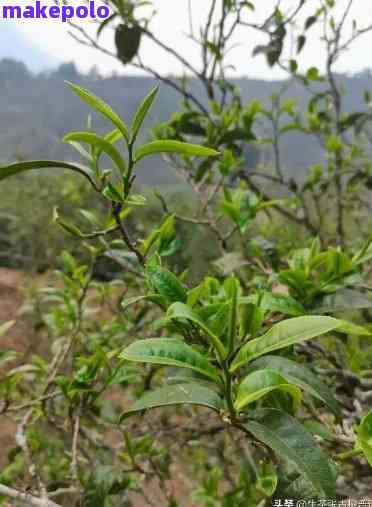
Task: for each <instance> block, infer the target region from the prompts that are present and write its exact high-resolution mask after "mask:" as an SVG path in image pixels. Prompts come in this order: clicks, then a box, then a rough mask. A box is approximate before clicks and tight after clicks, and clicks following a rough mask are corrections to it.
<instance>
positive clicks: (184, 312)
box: [167, 303, 226, 359]
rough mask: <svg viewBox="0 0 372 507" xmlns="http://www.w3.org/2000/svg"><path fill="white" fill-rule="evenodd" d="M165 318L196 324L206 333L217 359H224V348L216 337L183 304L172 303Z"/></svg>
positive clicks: (194, 313) (195, 314)
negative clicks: (217, 356)
mask: <svg viewBox="0 0 372 507" xmlns="http://www.w3.org/2000/svg"><path fill="white" fill-rule="evenodd" d="M167 318H168V319H173V320H187V321H190V322H192V323H194V324H196V325H197V326H198V327H200V329H202V330H203V331H204V332H205V333H206V335H207V339H208V340H209V342H210V343H211V344H212V345H213V347H214V348H215V350H216V351H217V353H218V355H219V358H220V359H223V358H225V357H226V350H225V347H224V345H223V343H222V342H221V341H220V339H219V338H218V336H216V335H215V334H214V333H213V331H212V330H211V329H210V328H209V327H208V326H207V325H206V324H205V322H204V321H203V320H202V319H201V318H200V317H199V315H198V314H197V313H196V312H194V311H193V310H192V309H191V308H189V307H188V306H187V305H185V304H183V303H174V304H173V305H171V306H170V307H169V308H168V312H167Z"/></svg>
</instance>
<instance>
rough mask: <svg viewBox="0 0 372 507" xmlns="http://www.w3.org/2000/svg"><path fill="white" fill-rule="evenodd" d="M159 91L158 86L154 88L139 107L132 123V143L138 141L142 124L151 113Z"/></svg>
mask: <svg viewBox="0 0 372 507" xmlns="http://www.w3.org/2000/svg"><path fill="white" fill-rule="evenodd" d="M158 91H159V87H158V86H156V87H155V88H153V89H152V90H151V91H150V93H149V94H148V95H147V96H146V97H145V99H144V100H143V102H142V104H141V105H140V106H139V108H138V109H137V111H136V114H135V115H134V118H133V123H132V142H133V141H135V140H136V138H137V135H138V132H139V131H140V128H141V126H142V123H143V121H144V119H145V118H146V115H147V113H148V112H149V110H150V108H151V106H152V104H153V102H154V100H155V97H156V95H157V93H158Z"/></svg>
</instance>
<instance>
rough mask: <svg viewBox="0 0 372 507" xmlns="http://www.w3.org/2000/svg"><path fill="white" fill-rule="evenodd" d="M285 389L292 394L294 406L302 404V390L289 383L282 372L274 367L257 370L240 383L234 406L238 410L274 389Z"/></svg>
mask: <svg viewBox="0 0 372 507" xmlns="http://www.w3.org/2000/svg"><path fill="white" fill-rule="evenodd" d="M275 390H279V391H284V392H286V393H288V394H290V395H291V396H292V399H293V406H294V407H295V409H297V408H298V407H299V406H300V404H301V390H300V389H299V388H298V387H296V386H295V385H292V384H290V383H289V381H288V379H286V378H284V377H283V376H282V375H281V374H280V373H278V372H277V371H274V370H272V369H268V368H267V369H265V370H257V371H254V372H253V373H250V374H249V375H247V376H246V377H245V378H244V379H243V380H242V382H241V383H240V384H239V387H238V390H237V395H236V400H235V402H234V407H235V409H236V410H237V411H240V410H242V409H243V408H244V407H246V406H247V405H249V404H250V403H253V402H254V401H257V400H259V399H260V398H262V397H263V396H266V395H267V394H269V393H271V392H272V391H275Z"/></svg>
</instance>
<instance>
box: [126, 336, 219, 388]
mask: <svg viewBox="0 0 372 507" xmlns="http://www.w3.org/2000/svg"><path fill="white" fill-rule="evenodd" d="M121 357H122V358H123V359H127V360H128V361H136V362H143V363H153V364H164V365H168V366H178V367H180V368H189V369H191V370H194V371H197V372H198V373H200V374H202V375H205V376H207V377H209V378H211V379H212V380H214V381H216V382H219V381H220V376H219V373H218V370H217V368H215V367H214V366H212V365H211V364H210V362H209V361H208V359H207V358H206V357H204V356H203V355H202V354H200V353H199V352H198V351H197V350H195V349H194V348H193V347H190V346H189V345H187V344H186V343H185V342H183V341H182V340H179V339H177V338H148V339H146V340H138V341H135V342H134V343H132V344H131V345H129V347H126V348H125V349H124V350H123V352H122V353H121Z"/></svg>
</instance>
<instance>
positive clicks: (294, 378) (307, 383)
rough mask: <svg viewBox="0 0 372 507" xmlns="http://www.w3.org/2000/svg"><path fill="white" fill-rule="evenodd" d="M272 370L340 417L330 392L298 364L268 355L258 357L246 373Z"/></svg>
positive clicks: (284, 358)
mask: <svg viewBox="0 0 372 507" xmlns="http://www.w3.org/2000/svg"><path fill="white" fill-rule="evenodd" d="M263 368H272V369H273V370H275V371H277V372H279V373H281V374H282V375H283V376H284V377H285V378H286V379H287V381H288V382H290V383H291V384H295V385H297V386H299V387H301V389H303V390H304V391H305V392H307V393H309V394H311V396H314V397H315V398H317V399H319V400H320V401H322V402H323V403H325V404H326V405H327V406H328V407H329V408H330V409H331V410H332V412H333V413H334V414H335V415H337V416H338V417H340V416H341V412H340V407H339V404H338V402H337V400H336V399H335V397H334V396H333V394H332V392H331V390H330V389H329V388H328V387H327V386H326V385H325V384H324V383H323V382H321V381H320V380H319V379H318V377H317V376H316V375H315V374H314V373H312V372H311V371H310V370H309V369H308V368H306V367H305V366H303V365H302V364H300V363H296V362H295V361H291V360H290V359H287V358H286V357H281V356H273V355H268V356H264V357H260V358H258V359H256V360H255V361H253V362H252V363H251V364H250V365H249V370H248V371H254V370H261V369H263Z"/></svg>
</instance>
